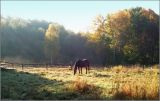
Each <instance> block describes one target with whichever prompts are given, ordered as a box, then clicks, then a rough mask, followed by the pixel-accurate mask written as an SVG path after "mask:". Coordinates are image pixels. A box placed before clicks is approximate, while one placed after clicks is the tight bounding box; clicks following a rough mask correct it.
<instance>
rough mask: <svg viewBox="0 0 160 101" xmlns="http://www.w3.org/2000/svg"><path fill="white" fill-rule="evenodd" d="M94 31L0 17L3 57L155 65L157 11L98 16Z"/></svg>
mask: <svg viewBox="0 0 160 101" xmlns="http://www.w3.org/2000/svg"><path fill="white" fill-rule="evenodd" d="M92 26H93V28H92V30H93V31H92V32H79V33H74V32H72V31H70V30H66V29H65V28H64V27H63V26H62V25H60V24H57V23H53V22H47V21H43V20H42V21H38V20H24V19H20V18H11V17H7V18H4V17H1V56H2V59H4V60H7V61H12V62H13V61H15V62H21V63H22V62H24V63H51V64H58V63H59V64H70V63H73V62H75V60H76V59H78V58H87V59H89V60H90V62H91V64H93V65H103V66H104V65H117V64H144V65H149V64H158V62H159V15H158V14H156V13H155V12H154V11H153V10H151V9H148V10H147V9H144V8H142V7H136V8H130V9H124V10H121V11H117V12H115V13H112V14H108V15H106V16H101V15H98V16H97V17H96V18H95V19H94V21H93V25H92Z"/></svg>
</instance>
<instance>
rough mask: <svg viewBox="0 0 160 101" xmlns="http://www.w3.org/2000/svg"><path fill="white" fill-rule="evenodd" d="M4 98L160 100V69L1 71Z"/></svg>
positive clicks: (36, 69) (18, 69) (28, 69)
mask: <svg viewBox="0 0 160 101" xmlns="http://www.w3.org/2000/svg"><path fill="white" fill-rule="evenodd" d="M1 98H2V99H16V100H17V99H21V100H22V99H28V100H29V99H39V100H41V99H45V100H54V99H72V100H74V99H92V100H93V99H110V100H112V99H130V100H131V99H142V100H145V99H150V100H158V99H159V70H158V66H157V65H155V66H153V68H152V69H151V68H149V67H148V68H145V69H144V70H143V69H142V68H140V67H132V66H130V68H126V67H122V66H115V67H112V68H103V69H95V68H92V69H91V70H90V73H89V74H85V70H83V74H76V75H73V71H72V70H71V69H70V68H61V67H52V68H48V69H46V68H25V69H23V70H22V69H21V68H16V69H3V68H2V69H1Z"/></svg>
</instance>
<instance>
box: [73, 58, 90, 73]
mask: <svg viewBox="0 0 160 101" xmlns="http://www.w3.org/2000/svg"><path fill="white" fill-rule="evenodd" d="M82 67H85V68H86V74H87V71H89V61H88V60H87V59H79V60H78V61H76V63H75V67H74V75H75V74H76V72H77V69H78V70H79V74H80V73H81V74H82Z"/></svg>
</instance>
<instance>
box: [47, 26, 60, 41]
mask: <svg viewBox="0 0 160 101" xmlns="http://www.w3.org/2000/svg"><path fill="white" fill-rule="evenodd" d="M45 37H46V38H47V39H48V40H52V39H54V38H57V37H58V29H57V28H56V26H55V25H53V24H49V27H48V29H47V31H46V34H45Z"/></svg>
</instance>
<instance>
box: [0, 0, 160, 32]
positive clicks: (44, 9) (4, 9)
mask: <svg viewBox="0 0 160 101" xmlns="http://www.w3.org/2000/svg"><path fill="white" fill-rule="evenodd" d="M133 7H143V8H146V9H152V10H153V11H154V12H156V13H157V14H159V1H158V0H157V1H140V0H138V1H1V15H2V16H4V17H8V16H10V17H18V18H23V19H30V20H35V19H36V20H46V21H49V22H50V21H51V22H55V23H59V24H61V25H63V26H64V27H65V28H66V29H68V30H72V31H74V32H79V31H80V32H81V31H82V32H85V31H89V30H90V29H91V25H92V22H93V20H94V19H95V17H96V16H97V15H103V16H105V15H107V14H110V13H114V12H117V11H119V10H123V9H127V8H133Z"/></svg>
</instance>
